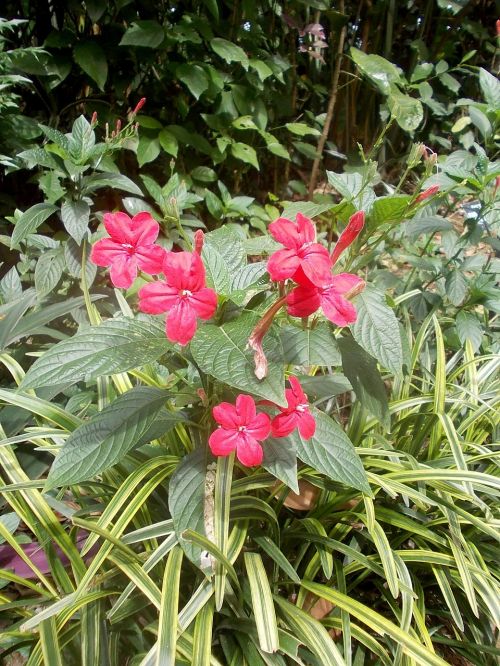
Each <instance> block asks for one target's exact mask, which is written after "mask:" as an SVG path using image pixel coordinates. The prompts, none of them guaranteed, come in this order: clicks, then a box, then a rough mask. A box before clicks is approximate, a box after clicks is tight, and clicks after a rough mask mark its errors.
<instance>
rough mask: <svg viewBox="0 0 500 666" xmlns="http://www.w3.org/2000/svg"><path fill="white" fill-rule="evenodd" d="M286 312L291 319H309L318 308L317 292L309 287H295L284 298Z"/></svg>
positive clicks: (319, 302) (318, 298)
mask: <svg viewBox="0 0 500 666" xmlns="http://www.w3.org/2000/svg"><path fill="white" fill-rule="evenodd" d="M286 303H287V311H288V314H290V315H292V317H309V315H311V314H312V313H313V312H316V310H317V309H318V308H319V307H320V305H321V301H320V297H319V291H318V289H317V288H316V287H314V285H311V287H295V289H293V291H291V292H290V293H289V294H288V296H287V297H286Z"/></svg>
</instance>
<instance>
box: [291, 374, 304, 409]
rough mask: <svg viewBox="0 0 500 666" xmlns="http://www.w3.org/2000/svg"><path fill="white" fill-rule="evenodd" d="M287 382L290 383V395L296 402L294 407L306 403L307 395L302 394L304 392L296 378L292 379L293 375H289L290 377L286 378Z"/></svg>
mask: <svg viewBox="0 0 500 666" xmlns="http://www.w3.org/2000/svg"><path fill="white" fill-rule="evenodd" d="M288 381H289V382H290V386H291V393H292V395H293V397H294V400H295V401H296V403H295V404H296V405H302V404H304V403H306V402H307V395H306V394H305V393H304V390H303V388H302V386H301V385H300V382H299V380H298V379H297V377H294V376H293V375H290V377H288ZM289 404H290V403H289ZM290 406H291V405H290Z"/></svg>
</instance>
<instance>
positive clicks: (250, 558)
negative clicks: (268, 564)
mask: <svg viewBox="0 0 500 666" xmlns="http://www.w3.org/2000/svg"><path fill="white" fill-rule="evenodd" d="M244 559H245V568H246V571H247V576H248V582H249V584H250V596H251V599H252V608H253V616H254V619H255V624H256V625H257V635H258V637H259V645H260V649H261V650H262V651H263V652H271V653H272V652H276V651H277V650H278V647H279V638H278V624H277V622H276V612H275V610H274V602H273V595H272V592H271V587H270V585H269V581H268V578H267V572H266V570H265V568H264V562H263V561H262V558H261V556H260V555H259V553H249V552H246V553H245V555H244Z"/></svg>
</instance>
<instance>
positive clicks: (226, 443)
mask: <svg viewBox="0 0 500 666" xmlns="http://www.w3.org/2000/svg"><path fill="white" fill-rule="evenodd" d="M212 413H213V416H214V419H215V420H216V421H217V423H218V424H219V427H218V428H217V430H215V431H214V432H213V433H212V434H211V435H210V437H209V439H208V444H209V446H210V449H211V451H212V453H213V454H214V456H228V455H229V454H230V453H231V452H232V451H234V450H236V456H237V457H238V460H239V461H240V462H241V463H242V464H243V465H246V466H247V467H253V466H254V465H260V464H261V462H262V458H263V457H264V452H263V450H262V446H261V445H260V444H259V442H261V441H262V440H263V439H266V437H268V436H269V433H270V432H271V419H270V418H269V416H268V415H267V414H264V413H262V412H261V413H259V414H257V410H256V407H255V401H254V399H253V398H252V397H251V396H249V395H239V396H238V397H237V398H236V405H232V404H231V403H229V402H221V403H220V405H217V406H216V407H214V408H213V410H212Z"/></svg>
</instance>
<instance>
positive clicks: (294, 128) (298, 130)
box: [285, 123, 321, 136]
mask: <svg viewBox="0 0 500 666" xmlns="http://www.w3.org/2000/svg"><path fill="white" fill-rule="evenodd" d="M285 127H286V128H287V130H289V131H290V132H291V133H292V134H296V135H297V136H307V135H308V134H312V136H320V135H321V132H320V131H319V130H317V129H316V128H315V127H309V125H306V124H305V123H286V124H285Z"/></svg>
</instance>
